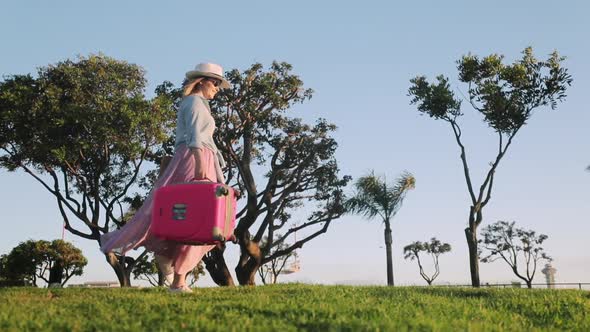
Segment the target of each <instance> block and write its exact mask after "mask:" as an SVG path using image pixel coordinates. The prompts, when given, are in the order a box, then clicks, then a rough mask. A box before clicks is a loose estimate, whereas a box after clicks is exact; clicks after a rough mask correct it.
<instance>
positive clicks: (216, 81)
mask: <svg viewBox="0 0 590 332" xmlns="http://www.w3.org/2000/svg"><path fill="white" fill-rule="evenodd" d="M207 81H209V82H211V84H213V86H214V87H218V86H219V85H221V81H220V80H215V79H207Z"/></svg>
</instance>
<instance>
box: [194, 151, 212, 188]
mask: <svg viewBox="0 0 590 332" xmlns="http://www.w3.org/2000/svg"><path fill="white" fill-rule="evenodd" d="M191 152H192V153H193V156H194V157H195V175H194V177H195V180H209V181H213V180H212V179H209V178H208V177H207V176H206V171H205V167H206V166H207V165H205V157H204V153H205V151H203V149H202V148H191Z"/></svg>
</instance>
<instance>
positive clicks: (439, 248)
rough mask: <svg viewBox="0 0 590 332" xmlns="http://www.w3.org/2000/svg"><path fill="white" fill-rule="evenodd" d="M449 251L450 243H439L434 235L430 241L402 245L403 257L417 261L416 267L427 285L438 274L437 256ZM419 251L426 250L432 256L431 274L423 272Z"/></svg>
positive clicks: (430, 283)
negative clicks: (432, 266) (432, 271)
mask: <svg viewBox="0 0 590 332" xmlns="http://www.w3.org/2000/svg"><path fill="white" fill-rule="evenodd" d="M449 251H451V245H450V244H448V243H441V242H440V241H439V240H437V239H436V238H435V237H433V238H432V239H430V242H420V241H416V242H413V243H411V244H409V245H407V246H405V247H404V255H405V256H404V258H405V259H410V260H411V261H413V260H414V259H415V260H416V261H417V262H418V267H419V268H420V275H421V276H422V278H423V279H424V280H426V282H427V283H428V285H432V282H433V281H434V279H436V278H437V277H438V275H439V274H440V268H439V264H438V257H439V256H440V255H441V254H444V253H446V252H449ZM420 252H426V253H427V254H429V255H430V256H431V257H432V262H433V264H434V274H432V275H431V276H429V275H427V274H426V272H424V267H423V266H422V261H420Z"/></svg>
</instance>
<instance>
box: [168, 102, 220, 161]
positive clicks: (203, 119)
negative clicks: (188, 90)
mask: <svg viewBox="0 0 590 332" xmlns="http://www.w3.org/2000/svg"><path fill="white" fill-rule="evenodd" d="M214 131H215V119H213V116H212V115H211V108H210V107H209V102H208V101H207V100H206V99H205V98H203V97H201V96H198V95H190V96H187V97H184V99H183V100H182V101H181V102H180V107H179V109H178V114H177V116H176V143H175V144H174V147H175V148H177V147H178V146H179V145H181V144H186V145H187V146H188V147H189V148H207V149H210V150H211V151H213V152H214V153H215V155H216V156H217V159H218V161H219V164H220V166H221V167H224V166H225V161H224V160H223V157H222V156H221V153H220V152H219V150H218V149H217V146H216V145H215V142H214V141H213V132H214Z"/></svg>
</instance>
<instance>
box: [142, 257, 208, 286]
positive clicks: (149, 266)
mask: <svg viewBox="0 0 590 332" xmlns="http://www.w3.org/2000/svg"><path fill="white" fill-rule="evenodd" d="M132 273H133V277H134V278H135V279H139V280H144V281H147V282H149V284H150V285H152V286H169V285H168V284H167V282H166V280H165V276H164V275H162V273H161V272H160V270H159V269H158V264H156V260H155V259H154V254H153V253H148V254H147V255H145V256H143V257H142V258H141V259H139V260H138V261H137V263H136V264H135V266H134V267H133V271H132ZM204 275H205V268H204V267H203V264H202V263H201V262H200V263H199V264H197V266H196V267H195V268H194V269H193V270H192V271H189V272H188V273H187V275H186V280H187V283H188V285H189V287H192V286H194V285H195V284H196V282H197V280H199V277H200V276H204Z"/></svg>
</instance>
